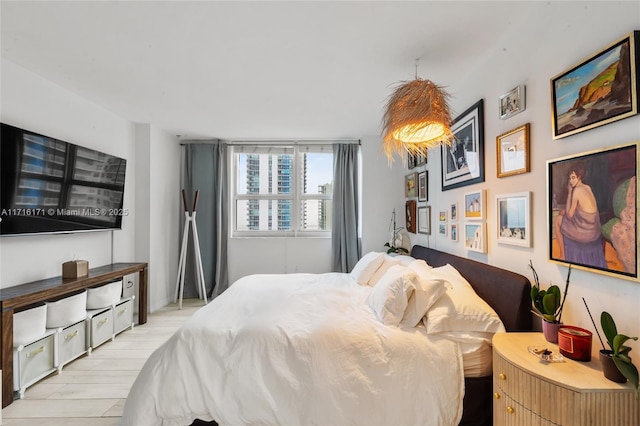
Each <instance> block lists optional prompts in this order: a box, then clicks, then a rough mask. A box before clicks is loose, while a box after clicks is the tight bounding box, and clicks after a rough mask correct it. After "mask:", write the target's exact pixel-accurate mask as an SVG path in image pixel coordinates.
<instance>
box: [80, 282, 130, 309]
mask: <svg viewBox="0 0 640 426" xmlns="http://www.w3.org/2000/svg"><path fill="white" fill-rule="evenodd" d="M121 294H122V281H115V282H112V283H110V284H105V285H103V286H100V287H94V288H89V289H87V309H102V308H106V307H108V306H113V305H115V304H116V303H118V302H119V301H120V295H121Z"/></svg>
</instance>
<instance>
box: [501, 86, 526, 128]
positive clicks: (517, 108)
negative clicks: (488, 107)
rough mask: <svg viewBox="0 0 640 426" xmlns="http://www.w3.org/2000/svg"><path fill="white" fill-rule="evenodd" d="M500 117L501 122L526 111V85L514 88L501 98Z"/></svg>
mask: <svg viewBox="0 0 640 426" xmlns="http://www.w3.org/2000/svg"><path fill="white" fill-rule="evenodd" d="M498 105H499V111H498V116H499V117H500V119H501V120H506V119H507V118H509V117H511V116H513V115H516V114H518V113H520V112H522V111H524V110H525V108H526V105H525V93H524V85H520V86H517V87H514V88H513V89H511V90H509V91H508V92H507V93H505V94H504V95H502V96H500V102H499V104H498Z"/></svg>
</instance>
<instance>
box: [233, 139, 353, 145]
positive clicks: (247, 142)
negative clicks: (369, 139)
mask: <svg viewBox="0 0 640 426" xmlns="http://www.w3.org/2000/svg"><path fill="white" fill-rule="evenodd" d="M226 143H227V144H229V145H270V146H278V145H281V146H282V145H284V146H289V145H327V144H330V143H344V144H358V145H360V140H359V139H309V140H304V139H291V140H287V139H239V140H229V141H226Z"/></svg>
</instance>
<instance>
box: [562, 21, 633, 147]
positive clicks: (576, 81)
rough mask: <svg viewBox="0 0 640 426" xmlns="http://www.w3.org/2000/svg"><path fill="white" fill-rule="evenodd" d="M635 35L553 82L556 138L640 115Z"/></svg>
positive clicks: (592, 57) (629, 36)
mask: <svg viewBox="0 0 640 426" xmlns="http://www.w3.org/2000/svg"><path fill="white" fill-rule="evenodd" d="M639 42H640V31H633V32H631V33H629V34H627V35H625V36H624V37H622V38H621V39H619V40H616V41H614V42H613V43H611V44H610V45H609V46H607V47H605V48H604V49H602V50H600V51H598V52H596V53H595V54H593V55H592V56H590V57H588V58H586V59H584V60H582V61H581V62H579V63H578V64H577V65H574V66H573V67H571V68H570V69H569V70H567V71H564V72H562V73H560V74H558V75H556V76H555V77H553V78H552V79H551V111H552V116H551V119H552V123H551V124H552V127H553V138H554V139H559V138H563V137H565V136H570V135H573V134H576V133H579V132H584V131H585V130H589V129H593V128H594V127H598V126H602V125H604V124H608V123H611V122H614V121H618V120H622V119H623V118H627V117H631V116H632V115H635V114H637V113H638V57H637V53H638V50H637V49H638V43H639Z"/></svg>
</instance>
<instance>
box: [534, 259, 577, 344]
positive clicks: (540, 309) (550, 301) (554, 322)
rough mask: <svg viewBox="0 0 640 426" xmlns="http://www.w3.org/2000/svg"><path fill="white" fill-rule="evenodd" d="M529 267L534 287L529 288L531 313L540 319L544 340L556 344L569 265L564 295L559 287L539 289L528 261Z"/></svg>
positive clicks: (567, 285) (569, 275)
mask: <svg viewBox="0 0 640 426" xmlns="http://www.w3.org/2000/svg"><path fill="white" fill-rule="evenodd" d="M529 267H530V268H531V271H532V272H533V280H534V285H533V286H531V307H532V310H531V312H532V313H533V314H534V315H536V316H538V317H540V318H541V319H542V332H543V333H544V337H545V339H547V341H548V342H551V343H557V342H558V329H559V328H560V326H561V325H562V309H563V308H564V301H565V300H566V298H567V292H568V290H569V278H570V277H571V265H569V271H568V272H567V281H566V283H565V286H564V293H563V294H562V293H561V292H560V287H558V286H557V285H555V284H552V285H550V286H549V288H547V289H546V290H543V289H541V288H540V279H539V278H538V273H537V272H536V270H535V268H534V267H533V263H531V260H529Z"/></svg>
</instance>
